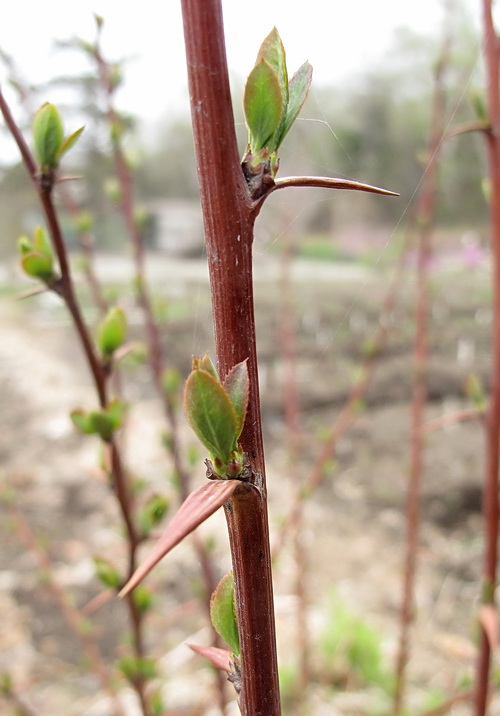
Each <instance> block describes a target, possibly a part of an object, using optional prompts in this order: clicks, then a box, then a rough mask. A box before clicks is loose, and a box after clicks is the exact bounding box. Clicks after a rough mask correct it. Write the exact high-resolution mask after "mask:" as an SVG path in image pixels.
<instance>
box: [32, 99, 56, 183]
mask: <svg viewBox="0 0 500 716" xmlns="http://www.w3.org/2000/svg"><path fill="white" fill-rule="evenodd" d="M32 131H33V143H34V146H35V155H36V158H37V160H38V162H39V163H40V165H41V167H42V168H49V169H55V167H56V166H57V160H58V152H59V147H60V146H61V144H62V143H63V140H64V130H63V123H62V119H61V115H60V114H59V112H58V110H57V108H56V107H55V106H54V105H53V104H51V103H50V102H45V103H44V104H42V106H41V107H40V109H39V110H38V111H37V113H36V114H35V118H34V120H33V129H32Z"/></svg>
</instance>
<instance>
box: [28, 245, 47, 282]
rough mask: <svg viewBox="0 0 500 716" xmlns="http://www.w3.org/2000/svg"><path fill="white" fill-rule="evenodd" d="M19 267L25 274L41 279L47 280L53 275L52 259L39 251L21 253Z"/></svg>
mask: <svg viewBox="0 0 500 716" xmlns="http://www.w3.org/2000/svg"><path fill="white" fill-rule="evenodd" d="M21 267H22V269H23V271H24V273H25V274H27V275H28V276H32V277H33V278H38V279H40V280H41V281H48V280H49V279H50V278H52V276H53V268H52V259H51V258H49V257H48V256H46V255H45V254H44V253H41V252H40V251H28V252H27V253H23V255H22V256H21Z"/></svg>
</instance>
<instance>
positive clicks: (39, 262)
mask: <svg viewBox="0 0 500 716" xmlns="http://www.w3.org/2000/svg"><path fill="white" fill-rule="evenodd" d="M18 246H19V251H20V253H21V267H22V269H23V271H24V273H25V274H26V275H27V276H31V277H32V278H37V279H39V280H40V281H44V282H45V283H50V282H51V281H52V280H53V279H54V255H53V252H52V246H51V245H50V242H49V240H48V237H47V234H46V233H45V231H44V230H43V228H42V227H41V226H38V227H37V228H36V229H35V233H34V236H33V241H30V240H29V239H28V237H27V236H21V238H20V239H19V242H18Z"/></svg>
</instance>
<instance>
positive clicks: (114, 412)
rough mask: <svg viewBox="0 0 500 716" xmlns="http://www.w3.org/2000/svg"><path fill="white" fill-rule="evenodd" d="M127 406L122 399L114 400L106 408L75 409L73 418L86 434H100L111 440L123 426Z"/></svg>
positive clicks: (72, 414)
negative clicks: (87, 410)
mask: <svg viewBox="0 0 500 716" xmlns="http://www.w3.org/2000/svg"><path fill="white" fill-rule="evenodd" d="M126 409H127V406H126V404H125V403H124V402H122V401H121V400H112V401H111V402H110V403H109V405H108V407H107V408H106V409H105V410H91V411H89V412H87V413H86V412H84V411H83V410H73V411H72V412H71V414H70V415H71V420H72V421H73V423H74V425H75V426H76V427H77V428H78V429H79V430H81V432H82V433H84V434H85V435H99V436H100V437H101V438H102V440H104V441H105V442H109V441H110V440H111V438H112V437H113V435H114V433H115V431H116V430H117V429H118V428H119V427H121V425H122V422H123V417H124V415H125V412H126Z"/></svg>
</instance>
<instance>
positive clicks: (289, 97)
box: [243, 28, 312, 161]
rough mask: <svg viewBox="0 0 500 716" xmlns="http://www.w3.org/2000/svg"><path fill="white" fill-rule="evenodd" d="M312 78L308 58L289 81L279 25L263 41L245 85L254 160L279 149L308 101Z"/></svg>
mask: <svg viewBox="0 0 500 716" xmlns="http://www.w3.org/2000/svg"><path fill="white" fill-rule="evenodd" d="M311 79H312V67H311V65H310V64H309V62H305V63H304V64H303V65H302V66H301V67H300V68H299V69H298V70H297V72H296V73H295V74H294V76H293V77H292V79H291V80H290V82H289V81H288V71H287V66H286V55H285V48H284V47H283V43H282V41H281V38H280V36H279V33H278V31H277V29H276V28H273V30H272V31H271V32H270V33H269V35H268V36H267V37H266V39H265V40H264V42H263V43H262V45H261V47H260V50H259V53H258V55H257V59H256V62H255V66H254V68H253V70H252V71H251V72H250V75H249V76H248V79H247V82H246V85H245V94H244V99H243V106H244V110H245V118H246V124H247V128H248V151H249V152H250V153H251V154H252V156H253V158H254V161H258V160H262V159H263V158H264V155H263V150H265V153H267V156H269V155H273V154H275V153H276V152H277V150H278V148H279V146H280V145H281V143H282V142H283V140H284V138H285V136H286V135H287V133H288V131H289V130H290V127H291V126H292V124H293V123H294V121H295V119H296V118H297V115H298V113H299V111H300V109H301V107H302V105H303V104H304V102H305V100H306V97H307V93H308V91H309V87H310V84H311Z"/></svg>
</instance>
